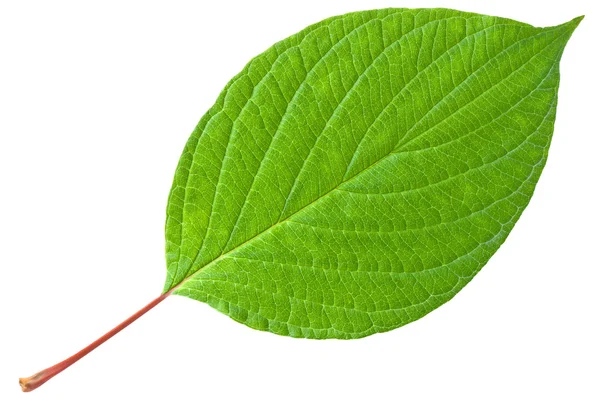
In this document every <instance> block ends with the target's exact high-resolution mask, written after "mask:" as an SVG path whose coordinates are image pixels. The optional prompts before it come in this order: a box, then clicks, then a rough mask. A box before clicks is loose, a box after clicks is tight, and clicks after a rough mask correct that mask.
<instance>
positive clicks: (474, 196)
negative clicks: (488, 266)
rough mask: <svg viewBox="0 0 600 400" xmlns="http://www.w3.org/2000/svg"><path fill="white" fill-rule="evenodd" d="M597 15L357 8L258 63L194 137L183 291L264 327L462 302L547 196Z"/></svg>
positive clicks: (175, 206) (180, 196)
mask: <svg viewBox="0 0 600 400" xmlns="http://www.w3.org/2000/svg"><path fill="white" fill-rule="evenodd" d="M580 20H581V17H580V18H576V19H574V20H572V21H571V22H568V23H566V24H563V25H559V26H556V27H550V28H536V27H533V26H531V25H527V24H524V23H520V22H516V21H512V20H508V19H504V18H497V17H490V16H485V15H478V14H471V13H465V12H459V11H453V10H445V9H385V10H373V11H364V12H357V13H351V14H347V15H342V16H338V17H333V18H330V19H327V20H325V21H322V22H320V23H317V24H315V25H312V26H310V27H308V28H306V29H304V30H303V31H301V32H299V33H297V34H295V35H293V36H290V37H289V38H287V39H285V40H283V41H281V42H278V43H276V44H275V45H274V46H273V47H271V48H270V49H268V50H267V51H265V52H264V53H262V54H261V55H259V56H258V57H256V58H254V59H253V60H252V61H250V63H249V64H248V65H247V66H246V67H245V68H244V69H243V70H242V72H240V73H239V74H238V75H237V76H235V77H234V78H233V79H232V80H231V81H230V82H229V83H228V84H227V86H226V87H225V89H224V90H223V92H222V93H221V95H220V96H219V98H218V99H217V101H216V103H215V105H214V106H213V107H212V108H211V109H210V110H209V111H208V112H207V113H206V115H204V117H203V118H202V119H201V120H200V123H199V124H198V126H197V127H196V129H195V130H194V132H193V133H192V135H191V137H190V139H189V141H188V143H187V145H186V147H185V150H184V152H183V155H182V156H181V160H180V162H179V165H178V167H177V171H176V174H175V180H174V183H173V187H172V190H171V194H170V197H169V204H168V209H167V222H166V240H167V244H166V255H167V264H168V268H167V272H168V273H167V279H166V283H165V288H164V292H165V293H166V292H169V291H172V293H175V294H179V295H183V296H188V297H190V298H193V299H196V300H200V301H203V302H206V303H208V304H209V305H211V306H212V307H214V308H216V309H217V310H219V311H221V312H223V313H225V314H227V315H229V316H230V317H231V318H233V319H235V320H237V321H239V322H242V323H244V324H246V325H248V326H250V327H252V328H256V329H261V330H265V331H270V332H273V333H277V334H281V335H289V336H293V337H306V338H319V339H322V338H343V339H349V338H359V337H363V336H367V335H370V334H373V333H376V332H384V331H388V330H390V329H394V328H397V327H399V326H401V325H404V324H407V323H409V322H411V321H414V320H416V319H418V318H421V317H422V316H424V315H425V314H427V313H429V312H430V311H432V310H433V309H435V308H437V307H439V306H440V305H441V304H443V303H445V302H446V301H448V300H449V299H451V298H452V297H453V296H454V295H455V294H456V293H457V292H458V291H459V290H460V289H461V288H462V287H464V286H465V285H466V284H467V283H468V282H469V281H470V280H471V279H472V278H473V276H475V274H476V273H477V272H478V271H479V270H480V269H481V268H482V267H483V266H484V265H485V263H486V262H487V261H488V260H489V259H490V257H491V256H492V255H493V254H494V252H495V251H496V250H497V249H498V248H499V247H500V245H501V244H502V243H503V242H504V240H505V239H506V237H507V235H508V233H509V232H510V230H511V229H512V227H513V226H514V224H515V222H516V221H517V219H518V218H519V216H520V215H521V213H522V212H523V210H524V208H525V207H526V206H527V204H528V202H529V200H530V198H531V195H532V194H533V190H534V188H535V184H536V182H537V181H538V178H539V176H540V173H541V171H542V168H543V167H544V164H545V162H546V157H547V154H548V147H549V145H550V139H551V136H552V131H553V124H554V118H555V113H556V103H557V90H558V84H559V60H560V57H561V55H562V52H563V49H564V47H565V45H566V43H567V40H568V39H569V37H570V35H571V34H572V32H573V30H574V29H575V28H576V27H577V25H578V24H579V22H580Z"/></svg>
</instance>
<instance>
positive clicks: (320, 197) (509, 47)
mask: <svg viewBox="0 0 600 400" xmlns="http://www.w3.org/2000/svg"><path fill="white" fill-rule="evenodd" d="M560 27H561V26H560V25H559V26H556V27H554V28H553V29H552V30H556V29H559V28H560ZM552 30H544V31H541V32H539V33H537V34H535V35H531V36H528V37H527V38H523V39H521V40H518V41H516V42H515V43H512V44H511V45H510V46H508V47H507V48H505V49H504V50H502V51H501V52H500V53H498V54H496V55H495V56H494V57H492V58H490V59H489V60H487V61H486V62H485V63H484V64H482V65H481V66H480V67H478V68H477V69H476V70H475V71H473V72H472V73H471V74H470V75H469V76H472V75H473V74H475V73H476V72H477V71H479V70H480V69H481V68H483V67H484V66H486V65H488V63H490V62H491V61H492V60H494V59H497V58H498V57H499V56H500V55H502V54H504V53H506V52H507V51H509V50H510V49H512V48H513V47H515V46H517V45H519V44H521V43H522V42H524V41H526V40H530V39H532V38H535V37H537V36H540V35H543V34H547V33H549V32H551V31H552ZM566 34H567V33H564V34H562V35H559V36H557V37H555V38H554V39H553V40H551V41H550V42H548V43H547V44H546V45H545V46H544V48H543V50H545V49H546V48H548V47H549V46H550V45H552V44H553V43H554V42H556V40H558V39H559V38H561V37H562V36H564V35H566ZM539 54H541V51H539V52H536V53H534V55H533V56H532V57H530V58H528V59H527V61H525V62H524V63H522V64H521V65H520V66H519V67H518V68H517V69H515V70H513V71H511V72H510V73H509V74H508V75H507V76H505V77H503V78H502V79H501V80H499V81H498V82H495V83H494V84H493V85H492V86H490V87H489V88H487V89H486V90H484V91H483V92H481V93H480V94H478V95H477V96H475V97H474V98H473V99H471V100H470V101H469V102H468V103H466V104H463V105H462V106H461V107H460V108H459V109H458V110H456V111H454V112H453V113H451V114H449V115H448V116H446V117H445V118H443V119H442V120H441V121H438V122H437V123H436V124H435V125H433V126H432V127H430V128H428V129H426V130H425V131H424V132H422V133H421V134H419V135H417V136H416V137H414V138H411V139H410V140H408V141H407V142H405V143H403V145H406V144H408V143H410V142H412V141H413V140H415V139H417V138H419V137H421V136H422V135H424V134H426V133H427V132H429V131H430V130H431V129H432V128H434V127H436V126H438V125H439V124H440V123H442V122H443V121H445V120H446V119H447V118H449V117H450V116H451V115H453V114H455V113H456V112H457V111H460V110H461V109H463V108H464V107H466V106H468V105H469V104H471V103H472V102H473V101H475V100H476V99H478V98H480V97H481V96H483V95H484V94H485V93H487V92H489V91H490V90H492V89H493V88H495V87H497V86H498V85H499V84H500V83H502V82H504V81H505V80H506V79H508V78H510V77H511V76H512V75H513V74H515V73H516V72H518V71H520V70H521V69H522V68H523V67H524V66H525V65H527V64H528V63H529V62H530V61H531V60H532V59H533V58H535V57H536V56H537V55H539ZM416 76H418V74H417V75H415V77H416ZM415 77H413V78H412V79H411V81H409V82H407V84H406V85H405V86H404V87H407V86H408V85H409V84H410V82H412V81H413V80H414V79H415ZM467 80H468V78H467V79H465V80H464V81H462V82H461V83H460V84H459V85H457V86H455V87H454V88H453V89H452V90H451V91H450V92H449V93H448V94H446V95H444V97H443V98H442V99H441V100H440V101H439V102H438V103H437V104H436V105H438V104H440V103H441V102H442V101H443V100H444V99H445V98H447V97H448V96H449V95H450V94H452V93H454V92H455V90H456V89H458V88H459V87H461V85H463V84H464V83H465V82H466V81H467ZM403 89H404V88H403ZM401 92H402V90H401V91H400V92H399V93H401ZM396 96H397V95H396ZM396 96H394V98H393V99H392V100H391V101H390V103H391V102H393V101H394V99H395V98H396ZM385 108H387V106H386V107H384V109H385ZM433 108H435V106H434V107H432V109H433ZM430 111H431V109H430V110H429V111H428V112H426V113H425V114H424V115H423V116H422V117H421V118H420V119H419V120H418V121H416V122H415V123H414V124H413V126H412V127H411V128H410V129H408V130H407V133H406V134H408V133H409V132H410V131H411V130H412V128H414V127H415V126H417V125H418V124H419V123H420V122H421V121H422V120H423V119H424V118H426V117H427V116H428V115H429V113H430ZM367 129H369V128H367ZM404 137H405V136H404ZM401 140H402V138H401V139H400V140H399V141H398V143H399V142H400V141H401ZM396 151H397V149H396V146H394V147H393V148H392V150H391V151H390V152H389V153H387V154H386V155H384V156H383V157H381V158H379V159H378V160H376V161H375V162H374V163H372V164H371V165H370V166H368V167H367V168H365V169H363V170H362V171H360V172H359V173H357V174H356V175H353V176H352V177H350V178H349V179H346V180H343V181H342V182H340V183H339V184H338V185H337V186H335V187H334V188H332V189H330V190H329V191H327V192H325V193H324V194H323V195H321V196H319V197H318V198H316V199H315V200H313V201H312V202H310V203H308V204H306V205H305V206H303V207H301V208H300V209H298V210H297V211H295V212H294V213H292V214H290V215H289V216H287V217H286V218H285V219H283V220H280V221H278V222H277V223H276V224H274V225H272V226H270V227H268V228H266V229H264V230H262V231H260V232H258V233H257V234H256V235H254V236H252V237H250V238H249V239H247V240H246V241H244V242H242V243H240V244H239V245H238V246H236V247H234V248H233V249H231V250H229V251H228V252H226V253H223V254H221V255H220V256H219V257H216V258H215V259H213V260H212V261H210V262H208V263H207V264H205V265H204V266H203V267H200V268H199V269H198V270H196V271H195V272H193V273H192V274H190V275H188V276H187V277H185V278H184V279H182V280H181V282H179V283H178V284H177V285H175V286H174V287H173V288H171V289H170V290H169V292H171V293H173V292H176V290H177V289H178V288H179V287H180V286H181V285H183V284H184V283H185V282H187V281H188V280H189V279H190V278H192V277H194V276H195V275H196V274H198V273H200V272H201V271H204V270H205V269H206V268H207V267H210V266H211V265H215V264H217V263H218V261H220V260H222V259H224V258H226V257H228V256H229V255H230V254H231V253H233V252H235V251H237V250H239V249H241V248H243V247H245V246H247V245H248V244H249V243H251V242H253V241H254V240H255V239H257V238H258V237H260V236H262V235H263V234H265V233H268V232H270V231H272V230H274V229H276V228H277V227H278V226H280V225H282V224H284V223H286V222H288V221H289V220H290V219H291V218H292V217H293V216H295V215H298V214H299V213H301V212H302V211H304V210H305V209H307V208H309V207H312V206H313V205H315V204H316V203H318V202H319V201H321V200H322V199H323V198H325V197H327V196H328V195H329V194H331V193H332V192H334V191H336V190H338V189H339V188H340V187H341V186H342V185H344V184H346V183H348V182H350V181H352V180H354V179H355V178H358V177H359V176H361V175H363V174H364V173H365V172H367V171H369V170H371V169H372V168H374V167H375V166H377V165H378V164H379V163H380V162H382V161H384V160H386V159H387V158H388V157H389V156H390V155H392V154H394V153H395V152H396Z"/></svg>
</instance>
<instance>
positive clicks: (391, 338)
mask: <svg viewBox="0 0 600 400" xmlns="http://www.w3.org/2000/svg"><path fill="white" fill-rule="evenodd" d="M0 4H1V6H0V246H1V247H0V266H1V268H2V269H1V272H2V273H1V275H0V277H1V278H0V279H1V281H0V282H1V286H2V289H1V290H0V311H1V314H0V369H1V370H0V399H3V400H4V399H20V398H25V397H27V398H30V399H158V398H161V399H178V398H180V399H183V398H186V399H194V398H196V399H242V398H243V399H255V398H256V399H258V398H261V399H279V398H288V399H359V398H373V399H393V398H398V399H400V398H401V399H439V398H444V399H461V400H462V399H507V398H508V399H542V398H543V399H599V398H600V326H599V324H600V322H599V315H600V311H599V306H600V291H599V289H598V285H599V283H600V268H599V267H600V261H599V251H598V249H599V247H600V242H599V239H600V234H599V231H598V229H599V227H600V218H599V214H598V204H599V200H600V199H599V174H598V173H599V172H600V168H599V164H600V161H598V157H599V154H600V135H599V128H598V116H599V115H600V108H599V101H598V98H599V93H600V87H599V84H598V73H597V68H598V65H599V59H598V54H599V52H598V49H599V47H598V46H599V43H600V7H599V6H598V5H597V2H596V1H595V0H589V1H584V0H569V1H561V2H555V1H548V0H544V1H524V0H519V1H509V0H502V1H477V0H473V1H461V0H453V1H444V0H439V1H435V2H434V1H423V0H414V1H412V0H404V1H367V0H363V1H354V0H352V1H349V0H345V1H340V2H334V1H325V0H318V1H308V0H304V1H292V2H286V1H281V0H280V1H256V0H254V1H244V2H238V3H236V2H233V1H197V2H194V3H192V2H190V3H179V2H165V3H164V4H162V5H158V4H154V3H152V4H150V3H149V2H139V3H133V2H111V1H108V2H106V1H104V2H96V4H95V5H94V4H92V2H76V1H74V2H64V1H40V2H29V1H12V2H11V1H2V2H1V3H0ZM390 6H395V7H400V6H405V7H435V6H442V7H449V8H455V9H461V10H464V11H474V12H480V13H485V14H491V15H499V16H504V17H510V18H514V19H517V20H520V21H524V22H529V23H532V24H534V25H538V26H548V25H556V24H559V23H562V22H565V21H567V20H570V19H571V18H573V17H576V16H578V15H581V14H587V16H586V18H585V20H584V21H583V22H582V23H581V25H580V27H579V28H578V29H577V31H576V32H575V33H574V35H573V37H572V39H571V41H570V42H569V44H568V46H567V48H566V51H565V53H564V56H563V60H562V63H561V64H562V65H561V70H562V80H561V86H560V94H559V98H560V101H559V106H558V115H557V119H556V126H555V136H554V140H553V144H552V148H551V151H550V158H549V161H548V164H547V166H546V169H545V170H544V173H543V174H542V177H541V180H540V182H539V185H538V187H537V189H536V192H535V195H534V197H533V200H532V201H531V203H530V206H529V208H528V209H527V210H526V211H525V213H524V214H523V216H522V218H521V220H520V221H519V223H518V224H517V226H516V227H515V229H514V231H513V232H512V234H511V235H510V237H509V238H508V240H507V242H506V243H505V244H504V245H503V246H502V248H501V249H500V251H499V252H498V253H497V254H496V255H495V256H494V257H493V259H492V260H491V261H490V262H489V263H488V265H487V266H486V267H485V268H484V269H483V271H482V272H481V273H480V274H479V275H478V276H477V277H476V278H475V279H474V281H473V282H472V283H471V284H469V285H468V286H467V287H466V288H465V289H464V290H463V291H462V292H460V293H459V294H458V295H457V296H456V297H455V299H454V300H452V301H450V302H449V303H448V304H446V305H444V306H443V307H441V308H440V309H438V310H436V311H434V312H433V313H431V314H430V315H428V316H427V317H425V318H423V319H422V320H419V321H417V322H414V323H412V324H410V325H408V326H406V327H403V328H400V329H398V330H395V331H392V332H389V333H386V334H378V335H375V336H371V337H368V338H366V339H361V340H355V341H335V340H330V341H310V340H299V339H291V338H287V337H280V336H276V335H272V334H269V333H265V332H258V331H254V330H251V329H249V328H247V327H245V326H243V325H241V324H238V323H236V322H234V321H232V320H230V319H229V318H228V317H226V316H224V315H222V314H220V313H218V312H216V311H215V310H213V309H211V308H210V307H208V306H207V305H205V304H202V303H199V302H195V301H192V300H190V299H187V298H183V297H176V296H174V297H173V298H168V299H166V300H165V301H164V302H163V303H162V304H160V305H159V306H158V307H156V308H155V309H154V310H152V311H151V312H150V313H148V314H147V315H145V316H144V317H142V318H141V319H140V320H138V321H137V322H135V323H134V324H133V325H131V326H130V327H128V328H127V329H126V330H124V331H123V332H121V333H120V334H119V335H117V336H116V337H114V338H113V339H111V340H110V341H109V342H107V343H106V344H104V345H103V346H101V347H100V348H99V349H97V350H96V351H94V352H93V353H92V354H90V355H88V356H87V357H85V358H84V359H83V360H81V361H80V362H78V363H77V364H76V365H75V366H73V367H71V368H69V369H68V370H66V371H65V372H63V373H62V374H61V375H59V376H58V377H56V378H54V379H53V380H51V381H50V382H48V383H47V384H46V385H44V386H42V387H41V388H40V389H38V390H37V391H35V392H33V393H30V394H26V395H25V394H21V393H20V389H19V385H18V384H17V378H18V377H19V376H28V375H30V374H32V373H34V372H37V371H38V370H40V369H42V368H45V367H48V366H50V365H51V364H54V363H56V362H58V361H60V360H62V359H63V358H65V357H67V356H69V355H71V354H72V353H74V352H75V351H77V350H79V349H80V348H82V347H83V346H85V345H87V344H88V343H89V342H91V341H92V340H94V339H96V338H97V337H98V336H100V335H101V334H102V333H104V332H105V331H107V330H108V329H110V328H112V327H113V326H114V325H116V324H117V323H119V322H120V321H121V320H123V319H124V318H126V317H128V316H129V315H130V314H132V313H133V312H134V311H136V310H137V309H139V308H140V307H142V306H143V305H144V304H146V303H147V302H148V301H150V300H151V299H153V298H154V297H156V296H157V295H158V294H160V291H161V289H162V285H163V279H164V275H165V266H164V264H165V263H164V254H163V247H164V239H163V224H164V217H165V206H166V201H167V194H168V191H169V188H170V185H171V179H172V176H173V172H174V170H175V166H176V163H177V160H178V158H179V155H180V152H181V150H182V149H183V146H184V143H185V141H186V139H187V137H188V135H189V133H190V132H191V130H192V129H193V127H194V126H195V124H196V122H197V121H198V119H199V118H200V116H201V115H202V114H203V113H204V112H205V111H206V110H207V109H208V108H209V106H210V105H212V103H213V101H214V100H215V99H216V97H217V95H218V94H219V92H220V90H221V89H222V87H223V86H224V85H225V83H226V82H227V81H228V80H229V79H230V78H231V77H233V75H235V74H236V73H237V72H238V71H239V70H240V69H241V68H242V67H243V66H244V65H245V63H246V62H247V61H248V60H249V59H250V58H251V57H253V56H255V55H257V54H258V53H260V52H261V51H263V50H264V49H266V48H267V47H269V46H270V45H271V44H273V43H274V42H275V41H277V40H280V39H283V38H285V37H287V36H289V35H290V34H293V33H295V32H297V31H299V30H300V29H302V28H304V27H305V26H307V25H309V24H311V23H314V22H317V21H320V20H321V19H324V18H326V17H329V16H332V15H337V14H342V13H345V12H349V11H357V10H362V9H371V8H382V7H390Z"/></svg>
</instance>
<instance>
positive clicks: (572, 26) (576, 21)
mask: <svg viewBox="0 0 600 400" xmlns="http://www.w3.org/2000/svg"><path fill="white" fill-rule="evenodd" d="M584 17H585V15H580V16H579V17H576V18H573V19H572V20H570V21H569V22H567V23H565V24H563V25H565V26H567V27H569V30H570V31H571V32H573V31H574V30H575V29H576V28H577V27H578V26H579V24H580V23H581V21H582V20H583V18H584Z"/></svg>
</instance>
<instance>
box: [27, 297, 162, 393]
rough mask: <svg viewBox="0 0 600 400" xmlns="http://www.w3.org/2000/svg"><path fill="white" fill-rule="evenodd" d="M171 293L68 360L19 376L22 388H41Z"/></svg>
mask: <svg viewBox="0 0 600 400" xmlns="http://www.w3.org/2000/svg"><path fill="white" fill-rule="evenodd" d="M170 294H171V291H169V292H167V293H165V294H162V295H161V296H159V297H157V298H156V299H154V300H152V301H151V302H150V303H148V304H147V305H146V306H145V307H144V308H142V309H141V310H139V311H138V312H136V313H135V314H133V315H132V316H131V317H129V318H127V319H126V320H125V321H123V322H121V323H120V324H119V325H117V326H115V327H114V328H113V329H112V330H110V331H109V332H107V333H106V334H104V335H103V336H101V337H100V338H99V339H98V340H96V341H95V342H93V343H92V344H90V345H89V346H87V347H85V348H83V349H82V350H80V351H79V352H78V353H75V354H73V355H72V356H71V357H69V358H67V359H66V360H64V361H61V362H59V363H58V364H56V365H53V366H51V367H50V368H46V369H44V370H42V371H40V372H38V373H37V374H33V375H31V376H30V377H29V378H19V384H20V385H21V389H23V391H24V392H31V391H32V390H35V389H37V388H39V387H40V386H42V385H43V384H44V383H46V382H47V381H48V380H49V379H51V378H52V377H53V376H55V375H58V374H59V373H60V372H62V371H64V370H65V369H67V368H69V367H70V366H71V365H73V364H74V363H75V362H77V361H78V360H79V359H81V358H83V357H84V356H85V355H87V354H88V353H89V352H91V351H92V350H94V349H95V348H96V347H98V346H100V345H101V344H102V343H104V342H106V341H107V340H108V339H110V338H111V337H113V336H115V335H116V334H117V333H119V332H120V331H122V330H123V329H124V328H125V327H126V326H128V325H129V324H131V323H132V322H133V321H135V320H136V319H138V318H139V317H141V316H142V315H144V314H146V313H147V312H148V311H150V310H151V309H153V308H154V307H155V306H156V305H157V304H158V303H160V302H161V301H163V300H164V299H166V298H167V296H169V295H170Z"/></svg>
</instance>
